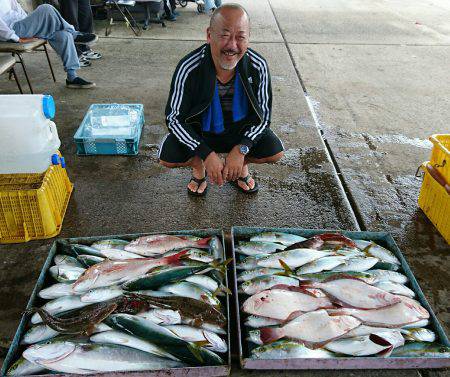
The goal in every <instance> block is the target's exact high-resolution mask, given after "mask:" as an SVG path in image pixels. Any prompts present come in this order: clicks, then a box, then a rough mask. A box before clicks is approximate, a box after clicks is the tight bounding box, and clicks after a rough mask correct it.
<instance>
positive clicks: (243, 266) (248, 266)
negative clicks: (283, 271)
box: [236, 254, 281, 270]
mask: <svg viewBox="0 0 450 377" xmlns="http://www.w3.org/2000/svg"><path fill="white" fill-rule="evenodd" d="M265 257H266V255H265V254H263V255H253V256H248V257H246V258H244V259H243V260H242V261H241V262H240V263H238V264H237V265H236V268H237V269H239V270H254V269H255V268H261V266H258V264H257V262H258V260H261V259H262V258H265ZM279 267H281V266H280V265H278V268H279Z"/></svg>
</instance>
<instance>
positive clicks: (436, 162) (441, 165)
mask: <svg viewBox="0 0 450 377" xmlns="http://www.w3.org/2000/svg"><path fill="white" fill-rule="evenodd" d="M430 141H431V142H432V143H433V150H432V151H431V158H430V164H431V165H433V167H434V168H435V169H436V170H437V171H438V172H439V173H441V175H442V176H443V177H444V179H445V180H446V181H447V183H448V182H450V134H446V135H444V134H441V135H432V136H430Z"/></svg>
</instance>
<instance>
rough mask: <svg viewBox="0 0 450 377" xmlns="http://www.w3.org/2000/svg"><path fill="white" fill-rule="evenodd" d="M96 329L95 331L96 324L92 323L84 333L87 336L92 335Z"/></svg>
mask: <svg viewBox="0 0 450 377" xmlns="http://www.w3.org/2000/svg"><path fill="white" fill-rule="evenodd" d="M94 331H95V324H93V323H91V324H90V325H89V326H88V327H87V329H86V330H85V331H84V334H85V335H86V336H91V335H92V334H93V333H94Z"/></svg>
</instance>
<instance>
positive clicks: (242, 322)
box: [231, 227, 450, 370]
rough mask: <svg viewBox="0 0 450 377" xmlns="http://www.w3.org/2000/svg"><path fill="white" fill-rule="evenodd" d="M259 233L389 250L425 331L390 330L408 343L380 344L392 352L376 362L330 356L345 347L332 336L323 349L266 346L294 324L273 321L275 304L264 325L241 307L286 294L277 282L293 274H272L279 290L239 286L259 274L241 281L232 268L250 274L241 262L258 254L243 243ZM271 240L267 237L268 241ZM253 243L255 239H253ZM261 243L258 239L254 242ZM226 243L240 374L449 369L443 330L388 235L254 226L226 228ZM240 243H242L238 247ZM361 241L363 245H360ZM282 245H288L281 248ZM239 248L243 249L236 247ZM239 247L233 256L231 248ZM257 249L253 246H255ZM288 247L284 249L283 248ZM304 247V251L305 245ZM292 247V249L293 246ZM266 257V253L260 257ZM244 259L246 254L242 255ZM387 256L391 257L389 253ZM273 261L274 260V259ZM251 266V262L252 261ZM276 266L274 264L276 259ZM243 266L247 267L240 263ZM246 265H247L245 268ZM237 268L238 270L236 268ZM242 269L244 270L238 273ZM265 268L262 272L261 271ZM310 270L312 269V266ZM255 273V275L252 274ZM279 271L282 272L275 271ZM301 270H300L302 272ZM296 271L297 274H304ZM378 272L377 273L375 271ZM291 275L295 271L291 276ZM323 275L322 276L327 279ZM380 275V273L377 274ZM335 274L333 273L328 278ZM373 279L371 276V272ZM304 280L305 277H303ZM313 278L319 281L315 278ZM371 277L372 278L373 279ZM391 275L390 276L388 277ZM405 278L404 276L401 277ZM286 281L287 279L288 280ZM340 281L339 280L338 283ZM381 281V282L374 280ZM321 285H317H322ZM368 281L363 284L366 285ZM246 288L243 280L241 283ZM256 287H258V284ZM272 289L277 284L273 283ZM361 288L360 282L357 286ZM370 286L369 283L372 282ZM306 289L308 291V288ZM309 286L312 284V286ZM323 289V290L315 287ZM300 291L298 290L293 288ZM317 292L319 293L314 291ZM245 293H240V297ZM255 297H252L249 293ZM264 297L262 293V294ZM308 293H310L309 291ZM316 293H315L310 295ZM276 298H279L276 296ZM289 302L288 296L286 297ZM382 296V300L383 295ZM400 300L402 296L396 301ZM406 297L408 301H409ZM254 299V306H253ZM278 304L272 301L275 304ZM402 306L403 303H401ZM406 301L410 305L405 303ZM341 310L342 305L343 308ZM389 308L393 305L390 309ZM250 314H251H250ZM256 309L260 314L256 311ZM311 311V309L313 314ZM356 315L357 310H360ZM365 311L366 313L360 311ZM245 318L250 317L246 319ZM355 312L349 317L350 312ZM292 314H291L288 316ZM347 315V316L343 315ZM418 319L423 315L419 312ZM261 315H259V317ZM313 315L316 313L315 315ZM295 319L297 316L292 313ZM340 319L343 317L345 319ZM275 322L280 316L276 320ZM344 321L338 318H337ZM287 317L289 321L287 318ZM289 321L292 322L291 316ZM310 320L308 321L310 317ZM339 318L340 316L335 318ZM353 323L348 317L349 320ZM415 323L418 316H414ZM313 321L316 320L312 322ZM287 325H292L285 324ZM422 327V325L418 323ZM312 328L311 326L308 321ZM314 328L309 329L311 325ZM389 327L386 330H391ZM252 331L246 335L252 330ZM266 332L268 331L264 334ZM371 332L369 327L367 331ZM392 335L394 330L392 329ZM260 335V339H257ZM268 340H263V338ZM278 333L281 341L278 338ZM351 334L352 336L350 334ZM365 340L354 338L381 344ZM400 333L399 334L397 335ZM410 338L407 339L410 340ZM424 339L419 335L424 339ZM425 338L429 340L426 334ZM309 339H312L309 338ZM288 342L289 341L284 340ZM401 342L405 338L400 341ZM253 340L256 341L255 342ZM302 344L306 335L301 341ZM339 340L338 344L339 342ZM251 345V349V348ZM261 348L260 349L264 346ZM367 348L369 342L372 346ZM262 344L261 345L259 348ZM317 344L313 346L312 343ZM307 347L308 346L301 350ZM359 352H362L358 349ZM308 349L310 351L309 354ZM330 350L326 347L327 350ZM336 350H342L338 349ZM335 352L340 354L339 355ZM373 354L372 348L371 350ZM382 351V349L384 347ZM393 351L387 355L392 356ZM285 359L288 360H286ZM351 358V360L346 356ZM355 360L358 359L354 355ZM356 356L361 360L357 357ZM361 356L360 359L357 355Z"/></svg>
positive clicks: (289, 344) (283, 344)
mask: <svg viewBox="0 0 450 377" xmlns="http://www.w3.org/2000/svg"><path fill="white" fill-rule="evenodd" d="M263 232H280V233H288V234H291V235H295V236H301V237H303V238H306V239H309V238H311V237H315V236H319V235H320V234H324V233H334V234H336V233H339V234H341V235H344V236H346V237H348V238H350V239H352V240H366V241H372V242H374V243H376V244H378V245H380V246H382V247H383V248H386V249H388V251H391V252H392V253H393V255H394V256H393V257H392V258H394V259H395V257H396V258H397V260H396V262H397V266H398V267H395V266H394V267H395V268H392V270H395V269H396V268H398V271H397V272H400V273H401V274H402V275H400V274H398V275H396V276H403V278H404V280H405V282H404V283H406V281H408V285H409V288H408V287H406V285H405V286H403V287H405V289H406V290H408V291H409V292H411V295H412V296H415V297H414V298H415V299H416V300H417V301H418V302H419V303H420V304H419V303H417V301H416V303H417V304H418V306H419V307H420V305H421V306H422V310H423V309H426V311H428V313H429V318H428V319H427V320H422V321H421V322H422V324H421V326H426V328H419V329H414V331H418V332H417V333H416V332H415V333H411V331H413V330H411V329H408V330H405V329H402V331H405V332H401V331H400V330H396V331H398V332H397V333H398V334H399V335H398V336H399V337H400V338H402V339H401V341H402V342H406V341H405V339H407V340H414V341H413V342H407V343H405V346H403V347H399V348H395V347H396V346H400V345H401V344H403V343H400V342H397V343H396V344H395V345H394V346H392V344H394V342H393V341H391V343H392V344H391V343H385V345H386V346H387V345H388V344H389V347H391V346H392V347H391V348H389V351H390V352H393V353H392V354H390V353H386V354H385V357H377V356H374V355H371V356H368V355H366V353H367V352H366V351H365V350H364V352H366V353H364V352H363V353H361V352H360V353H349V352H348V350H349V348H345V351H346V352H347V353H345V352H344V353H336V352H338V351H337V350H334V349H333V352H330V348H331V347H330V346H331V344H333V346H334V347H335V348H337V345H339V346H342V347H344V346H343V344H346V347H348V344H349V343H345V341H346V340H347V339H342V336H341V337H336V338H334V339H336V341H333V342H331V343H327V344H328V347H327V348H324V347H326V345H320V346H318V347H314V346H309V345H308V343H307V342H304V341H303V339H302V338H301V339H297V341H295V340H291V341H289V340H281V341H280V340H278V341H276V342H274V343H271V342H272V341H274V340H276V339H281V338H282V337H283V334H284V335H286V332H287V331H288V330H286V328H287V327H284V326H286V324H287V323H289V324H290V323H292V322H297V319H294V320H292V319H287V320H284V321H278V322H276V321H273V318H274V317H277V315H279V314H277V313H278V312H279V311H280V310H281V308H282V306H281V305H278V306H277V305H274V306H273V310H274V312H273V315H272V317H271V318H272V319H270V320H268V318H270V317H269V316H268V315H266V316H265V317H264V316H261V317H258V316H257V315H250V314H254V313H255V312H258V311H257V310H256V309H249V308H250V306H246V307H245V308H246V309H247V312H244V307H243V304H244V302H246V301H247V302H250V303H249V305H252V303H254V304H255V305H254V306H253V307H252V308H258V307H259V308H260V307H261V306H260V305H261V304H264V302H267V301H264V300H268V301H270V300H271V298H273V297H274V296H270V295H271V293H267V292H271V291H273V289H275V290H277V289H278V290H287V291H289V290H291V288H286V285H296V283H295V284H289V280H287V281H286V283H284V281H283V279H289V274H292V273H293V271H292V270H290V269H289V263H286V265H284V266H283V268H284V272H280V273H278V274H277V277H276V278H275V280H276V281H277V282H278V281H279V280H280V281H281V283H282V284H285V286H284V288H283V287H282V286H279V287H274V286H273V285H271V284H274V283H273V280H272V279H271V278H270V279H271V280H270V283H269V286H264V288H261V285H260V286H257V287H256V288H254V287H255V286H254V285H252V284H253V282H255V280H249V281H251V282H252V284H247V285H243V283H242V282H243V281H245V280H246V279H250V277H251V276H253V277H254V276H258V274H261V272H256V270H253V271H250V272H249V275H246V276H245V277H243V276H242V270H238V268H240V269H244V271H245V273H247V271H246V269H247V270H251V268H252V267H251V263H254V262H252V261H251V260H250V261H249V262H244V264H243V262H242V261H243V260H244V258H245V257H246V255H256V254H258V252H255V250H253V247H254V244H250V245H249V244H246V243H245V242H246V241H249V239H250V238H251V237H253V236H257V235H260V234H261V233H263ZM271 237H272V236H271ZM257 239H258V237H257ZM260 240H261V239H260ZM264 241H271V242H278V241H277V240H273V239H272V240H270V237H268V239H264ZM297 241H301V240H297ZM231 242H232V251H233V258H234V263H233V270H234V292H235V294H234V296H235V301H236V308H237V314H236V315H237V331H238V336H239V342H238V344H239V358H240V364H241V367H242V368H243V369H254V370H256V369H259V370H269V369H298V370H300V369H412V368H445V367H449V366H450V348H449V347H450V342H449V340H448V338H447V336H446V334H445V331H444V329H443V328H442V326H441V325H440V324H439V322H438V320H437V318H436V315H435V314H434V313H433V310H432V308H431V306H430V305H429V304H428V302H427V300H426V298H425V296H424V295H423V293H422V290H421V289H420V287H419V285H418V283H417V281H416V279H415V277H414V275H413V273H412V271H411V269H410V267H409V266H408V264H407V262H406V260H405V258H404V257H403V255H402V253H401V252H400V250H399V248H398V247H397V245H396V244H395V241H394V240H393V238H392V236H391V235H390V234H389V233H386V232H353V231H330V230H307V229H294V228H256V227H233V228H232V229H231ZM239 242H241V244H239ZM242 242H243V244H242ZM362 242H364V241H362ZM290 243H295V240H294V241H292V242H290ZM286 244H287V245H288V244H289V243H286ZM242 245H243V246H242ZM238 247H239V248H240V249H239V250H238V251H237V248H238ZM258 247H259V246H258ZM264 247H269V248H270V247H271V246H270V245H269V246H267V245H264ZM288 247H289V246H288ZM305 247H306V246H305ZM245 248H247V249H248V251H246V250H245ZM294 248H295V247H294ZM338 249H339V248H337V249H336V250H338ZM366 251H370V249H368V250H366ZM273 252H274V251H273V250H269V251H268V253H269V255H272V254H270V253H273ZM266 253H267V252H266ZM244 254H246V255H244ZM391 255H392V254H391ZM275 259H277V258H274V260H275ZM253 261H254V260H253ZM278 262H279V259H278ZM245 263H247V264H245ZM249 263H250V264H249ZM259 263H260V265H259V266H258V267H261V266H262V265H264V264H266V265H267V263H261V262H259ZM279 264H280V266H277V267H275V266H270V267H272V268H277V269H278V268H279V269H281V268H282V266H281V264H282V263H279ZM246 266H250V267H246ZM389 266H390V265H389V263H383V261H381V262H380V263H379V264H377V265H376V266H375V267H373V268H377V269H386V270H387V269H389ZM237 267H238V268H237ZM244 267H245V268H244ZM266 268H267V267H266ZM313 268H316V267H313ZM258 271H260V270H258ZM265 271H266V272H263V274H264V275H266V274H269V275H270V274H273V273H274V271H269V270H268V269H266V270H265ZM281 271H283V270H281ZM303 271H304V270H303ZM303 271H302V274H303V273H304V272H303ZM378 271H380V270H378ZM296 273H297V272H296ZM326 273H328V271H326ZM326 273H325V274H323V275H322V276H324V275H325V276H329V275H326ZM383 273H385V272H383ZM334 274H335V273H334ZM373 274H375V273H373ZM310 275H314V274H310ZM354 275H355V276H356V275H357V274H356V273H354ZM369 275H370V274H365V275H361V276H369ZM278 276H283V278H281V279H278ZM306 276H307V275H306ZM316 276H320V275H317V273H316ZM370 276H374V275H370ZM375 276H376V275H375ZM390 276H392V275H390ZM405 276H406V277H405ZM238 277H239V282H238ZM291 277H292V276H291ZM309 278H311V276H309ZM349 278H350V277H347V279H349ZM341 279H345V278H342V277H341ZM376 279H379V280H380V281H381V280H384V278H383V279H381V278H377V277H376V278H375V280H376ZM256 281H257V282H260V281H261V280H258V279H256ZM316 281H320V280H316ZM322 281H323V280H322ZM368 281H369V280H368ZM245 282H246V283H247V281H245ZM259 284H261V283H259ZM264 284H266V282H264ZM277 284H278V283H277ZM361 284H362V283H361ZM372 284H374V283H372ZM300 285H302V284H301V283H299V286H300ZM318 286H319V285H316V286H315V287H318ZM310 287H311V286H310ZM313 287H314V285H313ZM321 287H323V286H321ZM298 288H300V287H298ZM252 289H253V290H254V292H252V291H251V290H252ZM296 289H297V287H294V288H293V289H292V290H296ZM262 291H263V293H262V294H261V296H258V294H260V293H258V292H262ZM319 291H320V289H319ZM245 292H246V293H245ZM255 292H256V294H255ZM265 292H266V293H265ZM310 292H313V291H312V290H311V288H310ZM323 292H325V293H328V292H326V291H322V294H323ZM313 293H316V292H313ZM392 296H394V295H391V296H389V297H392ZM250 297H255V299H254V301H251V300H250V301H248V299H249V298H250ZM278 297H280V296H278ZM289 297H291V296H289ZM317 297H320V294H317ZM322 297H328V296H327V295H324V296H322ZM330 297H331V295H329V298H330ZM386 297H388V296H386ZM395 297H396V298H398V297H399V296H397V295H395ZM402 297H404V296H402ZM410 297H411V296H410ZM333 299H336V298H335V297H333ZM258 300H259V301H258ZM330 301H332V299H331V298H330ZM275 302H277V303H278V301H275ZM406 302H407V301H406ZM410 302H412V301H410ZM333 305H334V301H333ZM344 306H345V305H344ZM394 306H395V305H394ZM292 307H294V305H292ZM252 310H253V311H252ZM259 310H260V309H259ZM337 310H342V308H340V309H337ZM353 310H357V309H353ZM313 311H314V309H313ZM305 312H306V314H310V313H309V312H307V310H304V312H303V315H300V317H305V315H304V314H305ZM317 312H325V316H327V315H329V316H328V318H332V317H331V314H329V313H332V310H320V309H319V310H316V311H315V313H317ZM360 312H361V310H360ZM366 312H368V311H366ZM249 313H250V314H249ZM259 313H265V314H267V313H268V312H267V311H266V312H263V311H261V310H260V311H259ZM354 313H355V312H354ZM294 314H295V313H294ZM347 314H348V313H347ZM422 314H423V311H422ZM260 315H261V314H260ZM315 315H316V314H315ZM335 315H340V314H335ZM297 316H298V314H297ZM349 316H350V315H348V316H345V317H349ZM280 317H281V315H280ZM343 317H344V316H343ZM288 318H289V317H288ZM293 318H296V317H295V315H294V317H293ZM312 318H313V317H312ZM341 318H342V317H341ZM351 318H354V317H351ZM419 318H420V317H419ZM260 320H262V321H263V323H262V324H261V322H260ZM314 320H316V319H314ZM289 321H292V322H289ZM302 321H306V323H308V322H307V320H306V319H304V320H300V321H299V322H302ZM362 322H363V320H361V323H362ZM419 322H420V321H418V322H415V323H414V327H420V326H419ZM424 322H425V323H424ZM310 323H313V322H310ZM297 326H302V325H298V324H297ZM313 326H314V325H313ZM358 326H360V325H359V324H355V327H353V328H356V327H358ZM372 326H376V325H372ZM262 327H265V328H266V329H264V330H263V331H261V328H262ZM365 327H366V329H364V331H367V329H368V328H369V329H370V325H368V326H365ZM385 327H389V326H385ZM391 327H392V326H391ZM279 328H282V332H280V330H279ZM306 328H307V326H303V330H301V331H304V332H305V334H306V333H307V332H308V330H307V329H306ZM255 329H256V331H253V332H252V330H255ZM267 329H270V330H267ZM272 329H276V330H275V331H273V330H272ZM298 329H300V327H297V329H295V328H294V330H292V327H291V330H290V331H291V334H293V335H292V336H291V338H292V337H294V339H295V336H297V337H300V336H299V335H298V331H299V330H298ZM372 329H373V327H372ZM346 330H348V327H347V328H346ZM385 330H391V329H385ZM392 331H394V330H392ZM408 331H409V335H408V336H409V337H412V338H411V339H408V338H407V335H403V334H405V333H407V332H408ZM388 333H389V332H386V333H384V334H388ZM263 334H264V335H263ZM267 334H270V335H269V338H268V335H267ZM274 334H276V335H275V337H273V335H274ZM280 334H281V336H280ZM352 334H353V333H352ZM370 334H371V335H370V337H369V336H368V335H367V338H365V337H362V336H360V337H359V338H358V339H367V341H369V340H372V339H375V340H376V342H377V343H378V344H382V343H383V342H381V343H380V340H379V338H372V333H370ZM400 334H401V335H400ZM411 334H412V335H411ZM424 334H425V335H424ZM430 334H431V335H430ZM309 335H311V330H310V332H309ZM313 335H314V336H315V334H313ZM429 335H430V336H431V339H433V340H430V339H429V338H427V341H428V342H433V343H425V342H418V340H420V341H424V340H425V336H427V337H428V336H429ZM421 336H422V338H421ZM287 337H288V338H289V336H287ZM403 337H404V338H405V339H403ZM255 339H256V340H255ZM304 339H306V336H305V338H304ZM351 339H352V340H353V339H357V338H351ZM342 341H344V342H342ZM255 343H256V344H255ZM264 343H265V344H264ZM372 343H373V344H374V343H375V342H372ZM263 344H264V345H263ZM317 344H318V343H317ZM373 344H371V347H372V346H373ZM353 345H354V343H352V347H353ZM306 346H308V347H306ZM358 347H359V348H361V346H360V345H358V344H356V349H358ZM364 347H366V346H365V345H364ZM310 348H311V349H312V350H313V351H310ZM331 349H332V348H331ZM341 349H342V348H341ZM341 349H340V350H341ZM372 349H373V348H372ZM385 349H387V348H385ZM392 349H393V351H392ZM287 355H289V356H287ZM349 355H352V356H349ZM356 355H358V356H356ZM359 355H361V356H359ZM363 355H366V356H363Z"/></svg>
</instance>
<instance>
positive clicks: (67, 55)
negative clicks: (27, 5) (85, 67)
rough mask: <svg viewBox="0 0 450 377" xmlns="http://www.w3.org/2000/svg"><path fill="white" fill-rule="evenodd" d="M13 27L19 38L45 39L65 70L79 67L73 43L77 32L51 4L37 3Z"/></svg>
mask: <svg viewBox="0 0 450 377" xmlns="http://www.w3.org/2000/svg"><path fill="white" fill-rule="evenodd" d="M13 29H14V31H15V33H16V34H17V35H18V36H19V38H33V37H37V38H41V39H45V40H47V41H48V43H50V46H52V47H53V49H54V50H55V51H56V53H57V54H58V55H59V56H60V57H61V59H62V61H63V64H64V70H65V71H66V72H67V71H68V70H76V69H79V68H80V62H79V60H78V55H77V50H76V49H75V43H74V37H76V36H77V35H78V34H79V33H78V32H77V31H76V30H75V29H74V27H73V26H72V25H70V24H68V23H67V22H66V21H65V20H64V18H62V16H61V14H59V12H58V11H57V10H56V9H55V8H54V7H53V6H51V5H49V4H43V5H39V6H38V7H37V8H36V9H35V10H34V11H33V12H31V13H30V14H29V15H28V16H27V17H25V18H24V19H23V20H20V21H17V22H16V23H15V24H14V25H13Z"/></svg>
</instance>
